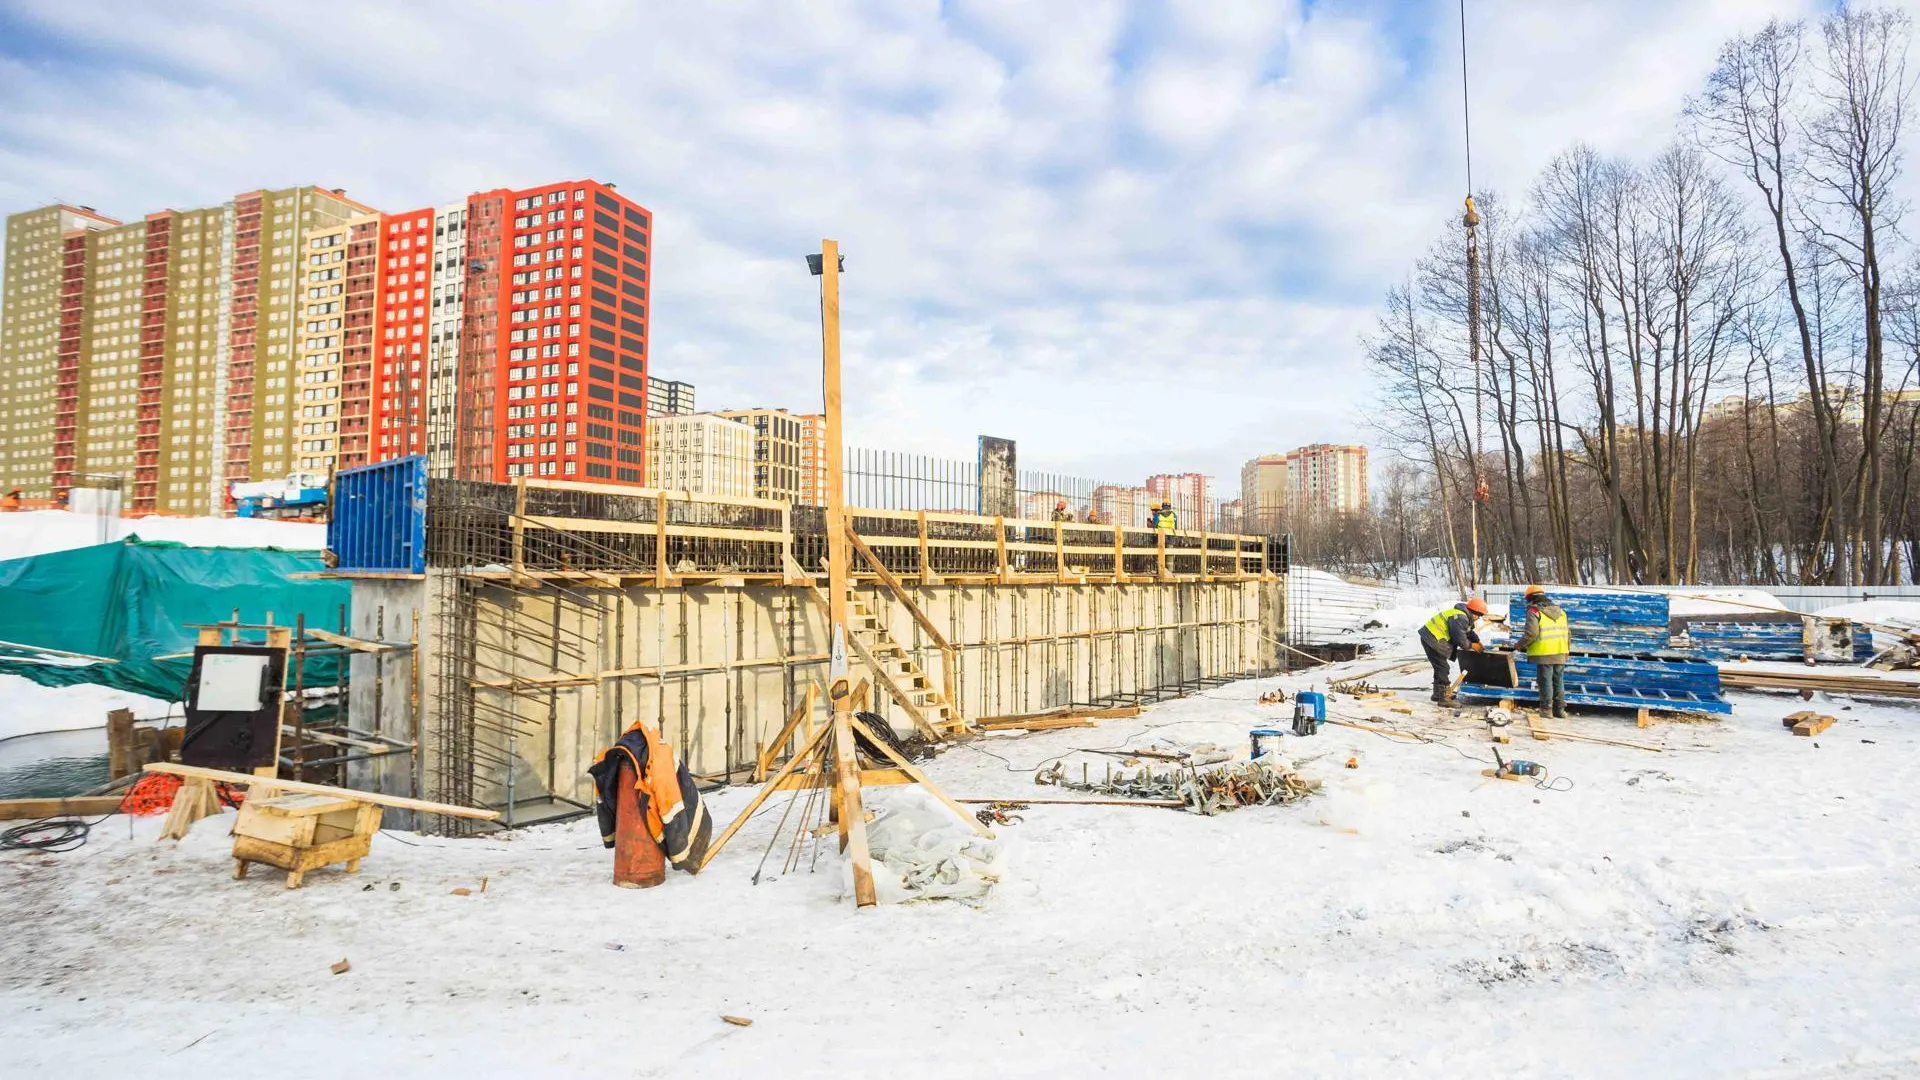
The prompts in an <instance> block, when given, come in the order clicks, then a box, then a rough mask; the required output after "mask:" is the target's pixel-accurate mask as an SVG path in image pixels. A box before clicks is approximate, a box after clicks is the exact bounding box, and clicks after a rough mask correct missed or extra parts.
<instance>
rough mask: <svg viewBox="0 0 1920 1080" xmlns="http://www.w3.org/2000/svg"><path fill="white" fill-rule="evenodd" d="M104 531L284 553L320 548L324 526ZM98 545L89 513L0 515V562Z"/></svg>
mask: <svg viewBox="0 0 1920 1080" xmlns="http://www.w3.org/2000/svg"><path fill="white" fill-rule="evenodd" d="M107 527H108V530H109V533H110V535H109V536H108V538H107V539H108V540H109V541H113V540H122V539H125V538H126V537H128V536H138V537H140V539H142V540H173V541H176V542H178V543H182V544H197V545H199V546H202V547H283V548H321V547H325V546H326V543H327V527H326V526H325V525H315V524H312V523H310V522H298V521H266V520H262V519H259V518H215V517H204V518H181V517H143V518H113V519H110V520H109V521H108V522H107ZM100 542H101V539H100V519H99V518H97V517H95V516H93V515H92V514H76V513H72V512H70V511H67V510H23V511H19V512H17V513H11V514H0V559H21V558H25V557H26V556H28V555H44V554H46V553H47V552H49V551H65V550H67V549H68V548H77V547H86V546H87V545H89V544H98V543H100Z"/></svg>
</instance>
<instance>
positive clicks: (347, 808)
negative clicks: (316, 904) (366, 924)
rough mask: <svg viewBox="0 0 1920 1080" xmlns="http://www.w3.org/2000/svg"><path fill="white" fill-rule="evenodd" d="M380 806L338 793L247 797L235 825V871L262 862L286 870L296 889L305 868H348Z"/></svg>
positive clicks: (355, 865)
mask: <svg viewBox="0 0 1920 1080" xmlns="http://www.w3.org/2000/svg"><path fill="white" fill-rule="evenodd" d="M380 815H381V808H380V807H379V806H378V805H377V804H375V803H370V802H362V801H360V800H358V799H353V798H349V797H346V796H341V795H315V794H294V795H279V796H275V797H272V798H265V799H261V798H250V799H248V800H247V801H246V803H245V804H243V805H242V806H241V808H240V818H239V820H238V821H236V822H235V823H234V826H233V876H234V877H235V878H244V877H246V876H247V864H248V863H256V862H257V863H265V864H266V865H268V866H275V867H278V868H280V869H282V870H285V871H286V872H287V888H289V889H297V888H299V887H300V881H301V879H302V878H303V877H304V876H305V875H306V872H307V871H309V870H315V869H318V868H320V867H322V866H330V865H332V864H333V863H346V864H347V873H349V874H351V873H355V872H357V871H358V870H359V869H360V860H361V859H362V858H364V857H365V856H366V854H367V851H368V849H369V848H370V847H371V846H372V844H373V834H374V833H376V832H378V831H379V830H380Z"/></svg>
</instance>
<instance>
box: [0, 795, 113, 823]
mask: <svg viewBox="0 0 1920 1080" xmlns="http://www.w3.org/2000/svg"><path fill="white" fill-rule="evenodd" d="M124 798H126V796H124V795H81V796H77V797H75V798H71V799H0V821H19V820H29V821H37V820H39V819H40V818H50V817H99V816H100V815H101V814H117V813H119V812H120V801H121V800H122V799H124Z"/></svg>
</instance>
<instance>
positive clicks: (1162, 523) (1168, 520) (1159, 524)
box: [1153, 510, 1173, 529]
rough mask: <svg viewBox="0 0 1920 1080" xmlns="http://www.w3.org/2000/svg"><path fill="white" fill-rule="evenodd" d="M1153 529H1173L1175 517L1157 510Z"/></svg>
mask: <svg viewBox="0 0 1920 1080" xmlns="http://www.w3.org/2000/svg"><path fill="white" fill-rule="evenodd" d="M1153 527H1154V528H1156V529H1171V528H1173V515H1172V514H1170V513H1168V512H1167V511H1165V510H1157V511H1155V512H1154V515H1153Z"/></svg>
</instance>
